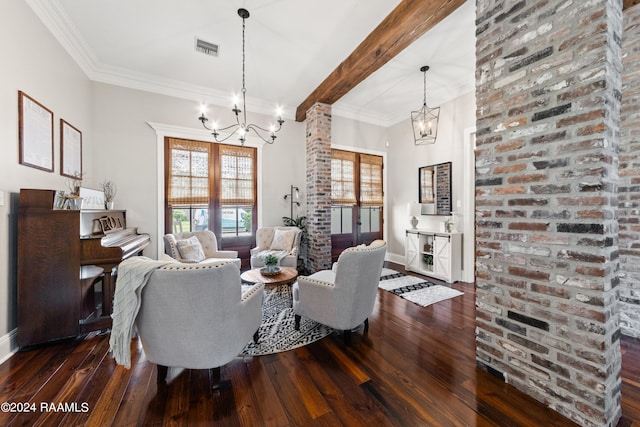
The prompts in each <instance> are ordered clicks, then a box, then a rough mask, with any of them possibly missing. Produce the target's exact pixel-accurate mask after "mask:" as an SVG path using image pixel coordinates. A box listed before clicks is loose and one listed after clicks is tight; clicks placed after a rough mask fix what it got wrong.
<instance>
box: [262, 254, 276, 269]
mask: <svg viewBox="0 0 640 427" xmlns="http://www.w3.org/2000/svg"><path fill="white" fill-rule="evenodd" d="M262 261H263V262H264V265H265V266H266V267H267V269H266V271H267V273H273V272H274V271H276V267H277V265H278V257H277V256H275V255H273V254H267V255H265V256H264V258H262Z"/></svg>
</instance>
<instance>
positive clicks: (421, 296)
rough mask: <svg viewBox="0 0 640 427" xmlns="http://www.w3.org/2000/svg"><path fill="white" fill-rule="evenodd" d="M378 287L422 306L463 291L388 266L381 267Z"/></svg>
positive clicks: (452, 296) (455, 295)
mask: <svg viewBox="0 0 640 427" xmlns="http://www.w3.org/2000/svg"><path fill="white" fill-rule="evenodd" d="M379 287H380V288H381V289H384V290H385V291H389V292H391V293H394V294H396V295H398V296H399V297H402V298H405V299H407V300H409V301H411V302H413V303H415V304H418V305H421V306H422V307H426V306H428V305H431V304H435V303H437V302H440V301H444V300H447V299H449V298H454V297H457V296H460V295H464V293H463V292H460V291H458V290H456V289H451V288H450V287H448V286H443V285H437V284H435V283H433V282H431V281H429V280H425V279H422V278H420V277H416V276H408V275H406V274H403V273H400V272H398V271H395V270H391V269H388V268H383V269H382V274H381V275H380V284H379Z"/></svg>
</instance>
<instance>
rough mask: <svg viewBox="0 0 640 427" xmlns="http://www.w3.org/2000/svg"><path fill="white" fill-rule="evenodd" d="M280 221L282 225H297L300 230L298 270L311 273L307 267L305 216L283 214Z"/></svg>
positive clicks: (307, 241)
mask: <svg viewBox="0 0 640 427" xmlns="http://www.w3.org/2000/svg"><path fill="white" fill-rule="evenodd" d="M282 221H283V223H284V225H288V226H294V227H298V228H299V229H300V230H301V231H302V232H301V234H300V251H299V252H298V271H299V272H300V273H301V274H311V271H310V270H309V269H308V268H307V247H308V245H309V237H308V235H307V217H306V216H298V217H296V218H289V217H288V216H283V217H282Z"/></svg>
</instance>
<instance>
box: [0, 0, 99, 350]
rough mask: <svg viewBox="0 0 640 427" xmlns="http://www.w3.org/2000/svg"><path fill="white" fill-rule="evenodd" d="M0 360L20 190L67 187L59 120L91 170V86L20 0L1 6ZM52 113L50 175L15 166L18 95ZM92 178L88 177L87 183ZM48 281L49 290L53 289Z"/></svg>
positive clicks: (6, 343) (10, 316)
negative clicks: (69, 128)
mask: <svg viewBox="0 0 640 427" xmlns="http://www.w3.org/2000/svg"><path fill="white" fill-rule="evenodd" d="M0 52H2V66H1V67H0V146H1V147H2V156H0V191H2V192H3V193H4V205H2V206H0V360H1V359H2V358H3V357H4V356H5V355H6V354H7V353H8V350H9V347H12V343H11V340H12V338H13V332H12V331H14V330H15V328H16V316H17V315H16V292H17V290H16V286H17V285H16V284H17V277H16V275H17V271H16V268H17V261H16V256H15V251H16V241H17V237H16V235H15V230H16V224H17V196H18V193H19V192H20V188H48V189H62V190H64V189H66V185H65V178H64V177H62V176H61V175H60V141H59V140H60V125H59V123H60V119H61V118H63V119H65V120H66V121H67V122H69V123H71V124H72V125H73V126H75V127H76V128H78V129H79V130H80V131H81V132H82V136H83V152H82V155H83V168H84V170H87V171H91V169H92V161H91V159H92V157H93V156H92V151H93V150H92V128H91V104H90V100H91V97H90V82H89V80H88V79H87V78H86V76H85V75H84V74H83V73H82V72H81V70H80V69H79V68H78V67H77V65H76V64H75V62H74V61H73V60H72V59H71V58H70V57H69V55H67V53H66V51H65V50H64V49H62V47H61V46H60V45H59V44H58V43H57V42H56V41H55V39H54V38H53V37H52V36H51V34H50V33H49V31H48V30H47V29H46V28H45V27H44V26H43V25H42V24H41V22H40V20H39V19H38V18H37V17H36V16H35V15H34V13H33V12H32V11H31V9H30V8H29V7H28V6H27V5H26V3H25V2H23V1H3V2H1V3H0ZM19 90H22V91H23V92H25V93H27V94H28V95H29V96H31V97H32V98H34V99H35V100H36V101H38V102H40V103H41V104H43V105H44V106H45V107H47V108H48V109H50V110H51V111H53V114H54V149H53V155H54V171H53V172H45V171H42V170H38V169H34V168H31V167H27V166H23V165H20V164H19V163H18V91H19ZM92 179H93V176H92V174H91V173H87V175H86V180H87V181H90V180H92ZM56 285H57V284H56V283H51V286H56ZM10 333H11V334H10Z"/></svg>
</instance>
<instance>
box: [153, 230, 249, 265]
mask: <svg viewBox="0 0 640 427" xmlns="http://www.w3.org/2000/svg"><path fill="white" fill-rule="evenodd" d="M193 238H195V240H194V239H193ZM164 252H165V253H166V254H167V255H169V256H170V257H171V258H173V259H175V260H178V261H180V262H188V263H207V262H212V261H231V262H233V263H234V264H236V265H237V266H238V268H241V261H240V258H238V251H223V250H219V249H218V239H217V238H216V235H215V234H214V233H213V231H211V230H200V231H193V232H185V233H176V234H165V235H164Z"/></svg>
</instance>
